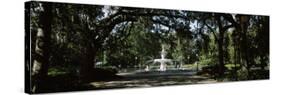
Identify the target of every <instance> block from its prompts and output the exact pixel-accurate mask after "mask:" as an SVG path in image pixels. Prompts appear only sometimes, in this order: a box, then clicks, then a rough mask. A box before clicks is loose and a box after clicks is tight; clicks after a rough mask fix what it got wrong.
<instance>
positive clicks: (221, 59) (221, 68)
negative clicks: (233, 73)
mask: <svg viewBox="0 0 281 95" xmlns="http://www.w3.org/2000/svg"><path fill="white" fill-rule="evenodd" d="M223 38H224V37H223V33H222V32H220V37H219V39H218V49H219V68H218V69H219V71H218V74H219V77H223V75H224V71H225V70H224V68H225V67H224V51H223Z"/></svg>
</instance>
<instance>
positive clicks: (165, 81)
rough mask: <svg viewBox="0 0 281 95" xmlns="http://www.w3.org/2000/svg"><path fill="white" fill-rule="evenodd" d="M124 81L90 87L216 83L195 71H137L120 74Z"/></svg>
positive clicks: (104, 82)
mask: <svg viewBox="0 0 281 95" xmlns="http://www.w3.org/2000/svg"><path fill="white" fill-rule="evenodd" d="M117 75H119V76H122V77H123V78H122V79H119V80H116V81H101V82H91V83H90V85H92V86H94V87H96V88H99V89H107V88H131V87H154V86H164V85H187V84H203V83H215V82H216V80H213V79H210V78H208V77H204V76H198V75H196V72H195V71H194V70H168V71H163V72H161V71H148V72H144V71H135V72H128V73H118V74H117Z"/></svg>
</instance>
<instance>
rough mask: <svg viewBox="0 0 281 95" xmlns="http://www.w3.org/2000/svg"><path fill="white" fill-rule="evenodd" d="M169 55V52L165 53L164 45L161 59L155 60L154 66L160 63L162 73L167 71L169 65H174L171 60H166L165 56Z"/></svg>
mask: <svg viewBox="0 0 281 95" xmlns="http://www.w3.org/2000/svg"><path fill="white" fill-rule="evenodd" d="M166 55H167V52H166V51H165V48H164V45H162V51H161V59H154V60H153V64H155V63H160V68H159V70H160V71H166V69H167V63H170V64H172V63H173V61H172V60H171V59H166V58H165V56H166Z"/></svg>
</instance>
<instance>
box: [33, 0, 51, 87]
mask: <svg viewBox="0 0 281 95" xmlns="http://www.w3.org/2000/svg"><path fill="white" fill-rule="evenodd" d="M42 8H43V10H44V11H42V12H41V13H40V17H39V28H38V30H37V35H36V45H35V53H36V54H35V58H34V62H33V67H32V78H33V79H34V81H33V82H32V85H33V86H32V92H37V89H43V88H44V86H45V82H46V78H47V73H48V65H49V57H50V55H49V44H50V32H51V24H52V22H51V21H52V4H50V3H44V4H43V5H42Z"/></svg>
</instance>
